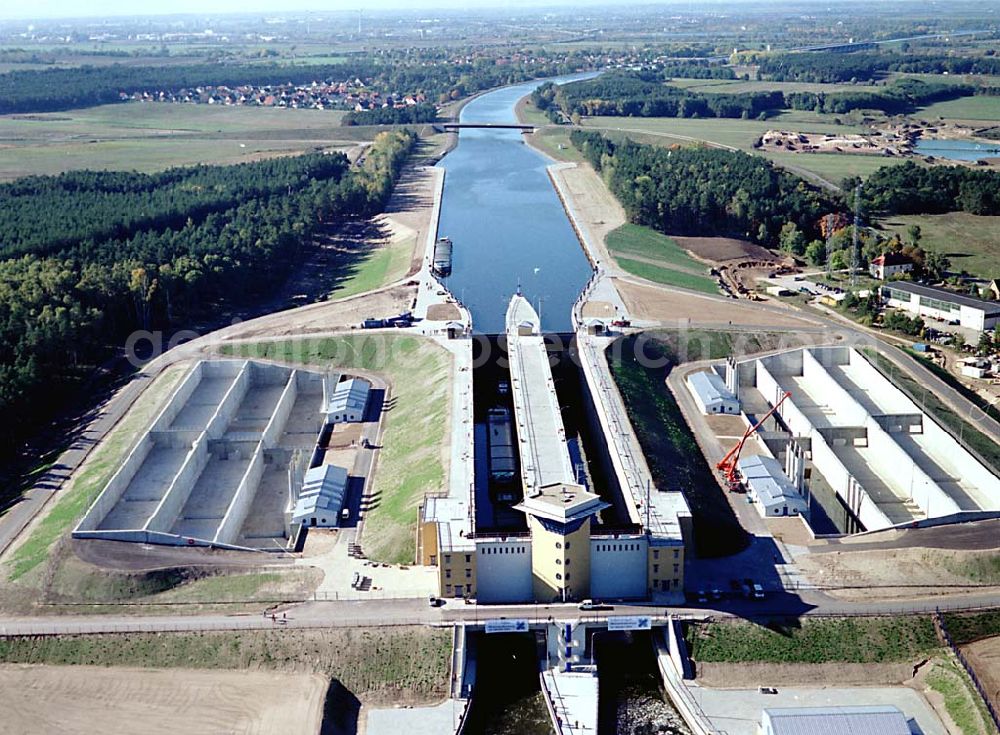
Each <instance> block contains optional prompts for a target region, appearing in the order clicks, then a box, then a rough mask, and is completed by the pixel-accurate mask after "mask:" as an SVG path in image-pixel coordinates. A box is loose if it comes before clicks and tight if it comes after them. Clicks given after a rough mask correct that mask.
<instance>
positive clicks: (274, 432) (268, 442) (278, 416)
mask: <svg viewBox="0 0 1000 735" xmlns="http://www.w3.org/2000/svg"><path fill="white" fill-rule="evenodd" d="M296 373H297V371H293V372H292V374H291V375H290V376H286V377H287V379H288V384H287V385H286V386H285V389H284V390H283V391H282V392H281V397H280V398H279V399H278V403H277V404H276V405H275V407H274V413H273V414H271V420H270V421H268V422H267V426H266V427H265V428H264V433H263V435H262V436H261V444H263V445H264V446H265V447H267V448H268V449H272V448H274V447H275V446H277V444H278V440H279V439H281V435H282V433H283V432H284V431H285V425H286V424H287V423H288V417H289V416H290V415H291V413H292V409H293V408H294V407H295V399H296V398H297V397H298V394H299V384H298V381H297V380H296V378H295V376H296Z"/></svg>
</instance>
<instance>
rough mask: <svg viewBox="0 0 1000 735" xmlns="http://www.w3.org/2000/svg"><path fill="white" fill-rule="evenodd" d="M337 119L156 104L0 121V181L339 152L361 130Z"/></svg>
mask: <svg viewBox="0 0 1000 735" xmlns="http://www.w3.org/2000/svg"><path fill="white" fill-rule="evenodd" d="M341 117H342V113H340V112H332V111H326V112H321V111H318V110H276V109H260V108H249V107H229V108H226V107H214V106H209V105H182V104H160V103H145V104H144V103H129V104H122V105H102V106H100V107H91V108H85V109H82V110H71V111H68V112H58V113H44V114H35V115H3V116H0V180H10V179H14V178H17V177H19V176H26V175H31V174H58V173H62V172H63V171H69V170H72V169H79V168H91V169H110V170H136V171H144V172H152V171H158V170H162V169H165V168H170V167H172V166H184V165H192V164H198V163H219V164H231V163H240V162H242V161H250V160H257V159H260V158H265V157H270V156H280V155H291V154H295V153H300V152H303V151H306V150H311V149H314V148H339V149H346V148H350V147H352V146H355V145H357V143H358V141H363V140H367V139H369V138H370V137H371V132H370V131H369V130H367V129H365V128H354V129H352V128H343V127H339V124H340V119H341Z"/></svg>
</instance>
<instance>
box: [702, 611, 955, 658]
mask: <svg viewBox="0 0 1000 735" xmlns="http://www.w3.org/2000/svg"><path fill="white" fill-rule="evenodd" d="M685 636H686V639H687V643H688V650H689V651H690V653H691V657H692V658H693V659H694V660H696V661H705V662H715V663H774V664H791V663H795V664H821V663H896V662H903V661H911V660H916V659H920V658H926V657H927V656H928V655H930V654H932V653H934V652H937V651H940V648H941V644H940V643H939V642H938V640H937V637H936V635H935V634H934V625H933V623H932V622H931V619H930V617H906V618H837V619H825V620H808V619H806V620H802V621H801V622H795V623H789V624H772V625H770V626H763V625H756V624H754V623H749V622H745V621H732V622H721V623H705V624H703V623H692V624H689V625H688V626H687V629H686V633H685Z"/></svg>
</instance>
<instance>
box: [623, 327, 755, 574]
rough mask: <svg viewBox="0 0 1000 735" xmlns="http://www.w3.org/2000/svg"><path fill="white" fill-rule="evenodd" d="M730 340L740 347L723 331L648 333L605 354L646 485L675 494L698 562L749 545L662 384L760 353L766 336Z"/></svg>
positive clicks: (699, 450) (685, 423)
mask: <svg viewBox="0 0 1000 735" xmlns="http://www.w3.org/2000/svg"><path fill="white" fill-rule="evenodd" d="M735 337H738V338H739V339H742V340H744V342H743V343H741V344H740V345H739V347H738V349H737V345H736V344H735V342H734V335H732V334H729V333H726V332H700V331H692V332H686V333H683V334H681V333H678V332H651V333H646V334H643V335H640V336H631V337H626V338H623V339H621V340H618V341H617V342H615V343H614V344H613V345H612V346H611V347H609V348H608V353H607V356H608V362H609V364H610V366H611V372H612V375H614V379H615V383H616V384H617V385H618V389H619V391H621V394H622V398H623V400H624V401H625V408H626V410H627V412H628V417H629V420H630V421H631V422H632V425H633V426H634V427H635V431H636V434H637V436H638V438H639V443H640V445H641V446H642V451H643V454H644V455H645V457H646V461H647V462H648V463H649V469H650V472H651V473H652V475H653V481H654V482H655V483H656V485H657V487H663V488H667V489H670V490H682V491H683V492H684V495H685V497H686V498H687V501H688V504H689V505H690V507H691V514H692V519H693V522H694V529H695V530H694V535H695V543H696V546H697V552H698V554H699V555H700V556H726V555H728V554H735V553H737V552H739V551H741V550H743V549H744V548H746V546H747V544H748V543H749V538H748V537H747V534H746V532H745V531H744V530H743V527H742V526H741V525H740V522H739V520H738V519H737V518H736V515H735V514H734V513H733V510H732V507H731V506H730V505H729V501H728V500H727V499H726V497H725V495H724V494H723V492H722V489H721V488H720V487H719V484H718V483H717V482H716V480H715V478H714V476H713V475H712V469H711V468H710V467H709V466H708V462H707V461H706V460H705V456H704V454H703V453H702V451H701V449H700V448H699V447H698V444H697V442H696V441H695V438H694V435H693V433H692V432H691V428H690V427H689V426H688V425H687V422H686V421H685V420H684V415H683V414H682V413H681V410H680V407H679V406H678V405H677V401H676V400H675V399H674V397H673V395H672V394H671V392H670V390H669V389H668V388H667V386H666V384H665V382H664V381H665V380H666V377H667V375H669V373H670V371H671V370H672V369H673V368H674V367H675V366H676V365H678V364H680V363H681V362H687V361H692V360H702V359H709V358H711V359H718V358H722V357H725V356H726V355H729V354H732V353H733V352H734V351H736V352H742V353H743V354H750V353H752V352H757V351H760V350H763V349H767V348H768V344H769V340H768V337H769V335H736V336H735ZM643 358H646V359H643ZM647 359H648V360H649V361H647ZM654 365H655V367H654Z"/></svg>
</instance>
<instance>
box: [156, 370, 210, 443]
mask: <svg viewBox="0 0 1000 735" xmlns="http://www.w3.org/2000/svg"><path fill="white" fill-rule="evenodd" d="M204 374H205V363H203V362H199V363H197V364H196V365H195V366H194V367H193V368H192V369H191V372H189V373H188V374H187V377H185V378H184V380H183V381H182V382H181V384H180V385H179V386H177V388H176V389H175V390H174V393H173V395H172V396H171V397H170V400H169V401H168V402H167V405H166V406H164V407H163V410H162V411H160V415H159V416H157V417H156V419H155V420H154V421H153V425H152V429H151V430H152V431H166V430H167V429H168V428H170V424H171V423H172V422H173V420H174V419H175V418H177V414H179V413H180V412H181V409H183V408H184V405H185V404H186V403H187V402H188V399H189V398H190V397H191V394H192V393H194V391H195V389H196V388H197V387H198V385H199V384H200V383H201V380H202V377H203V376H204Z"/></svg>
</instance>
